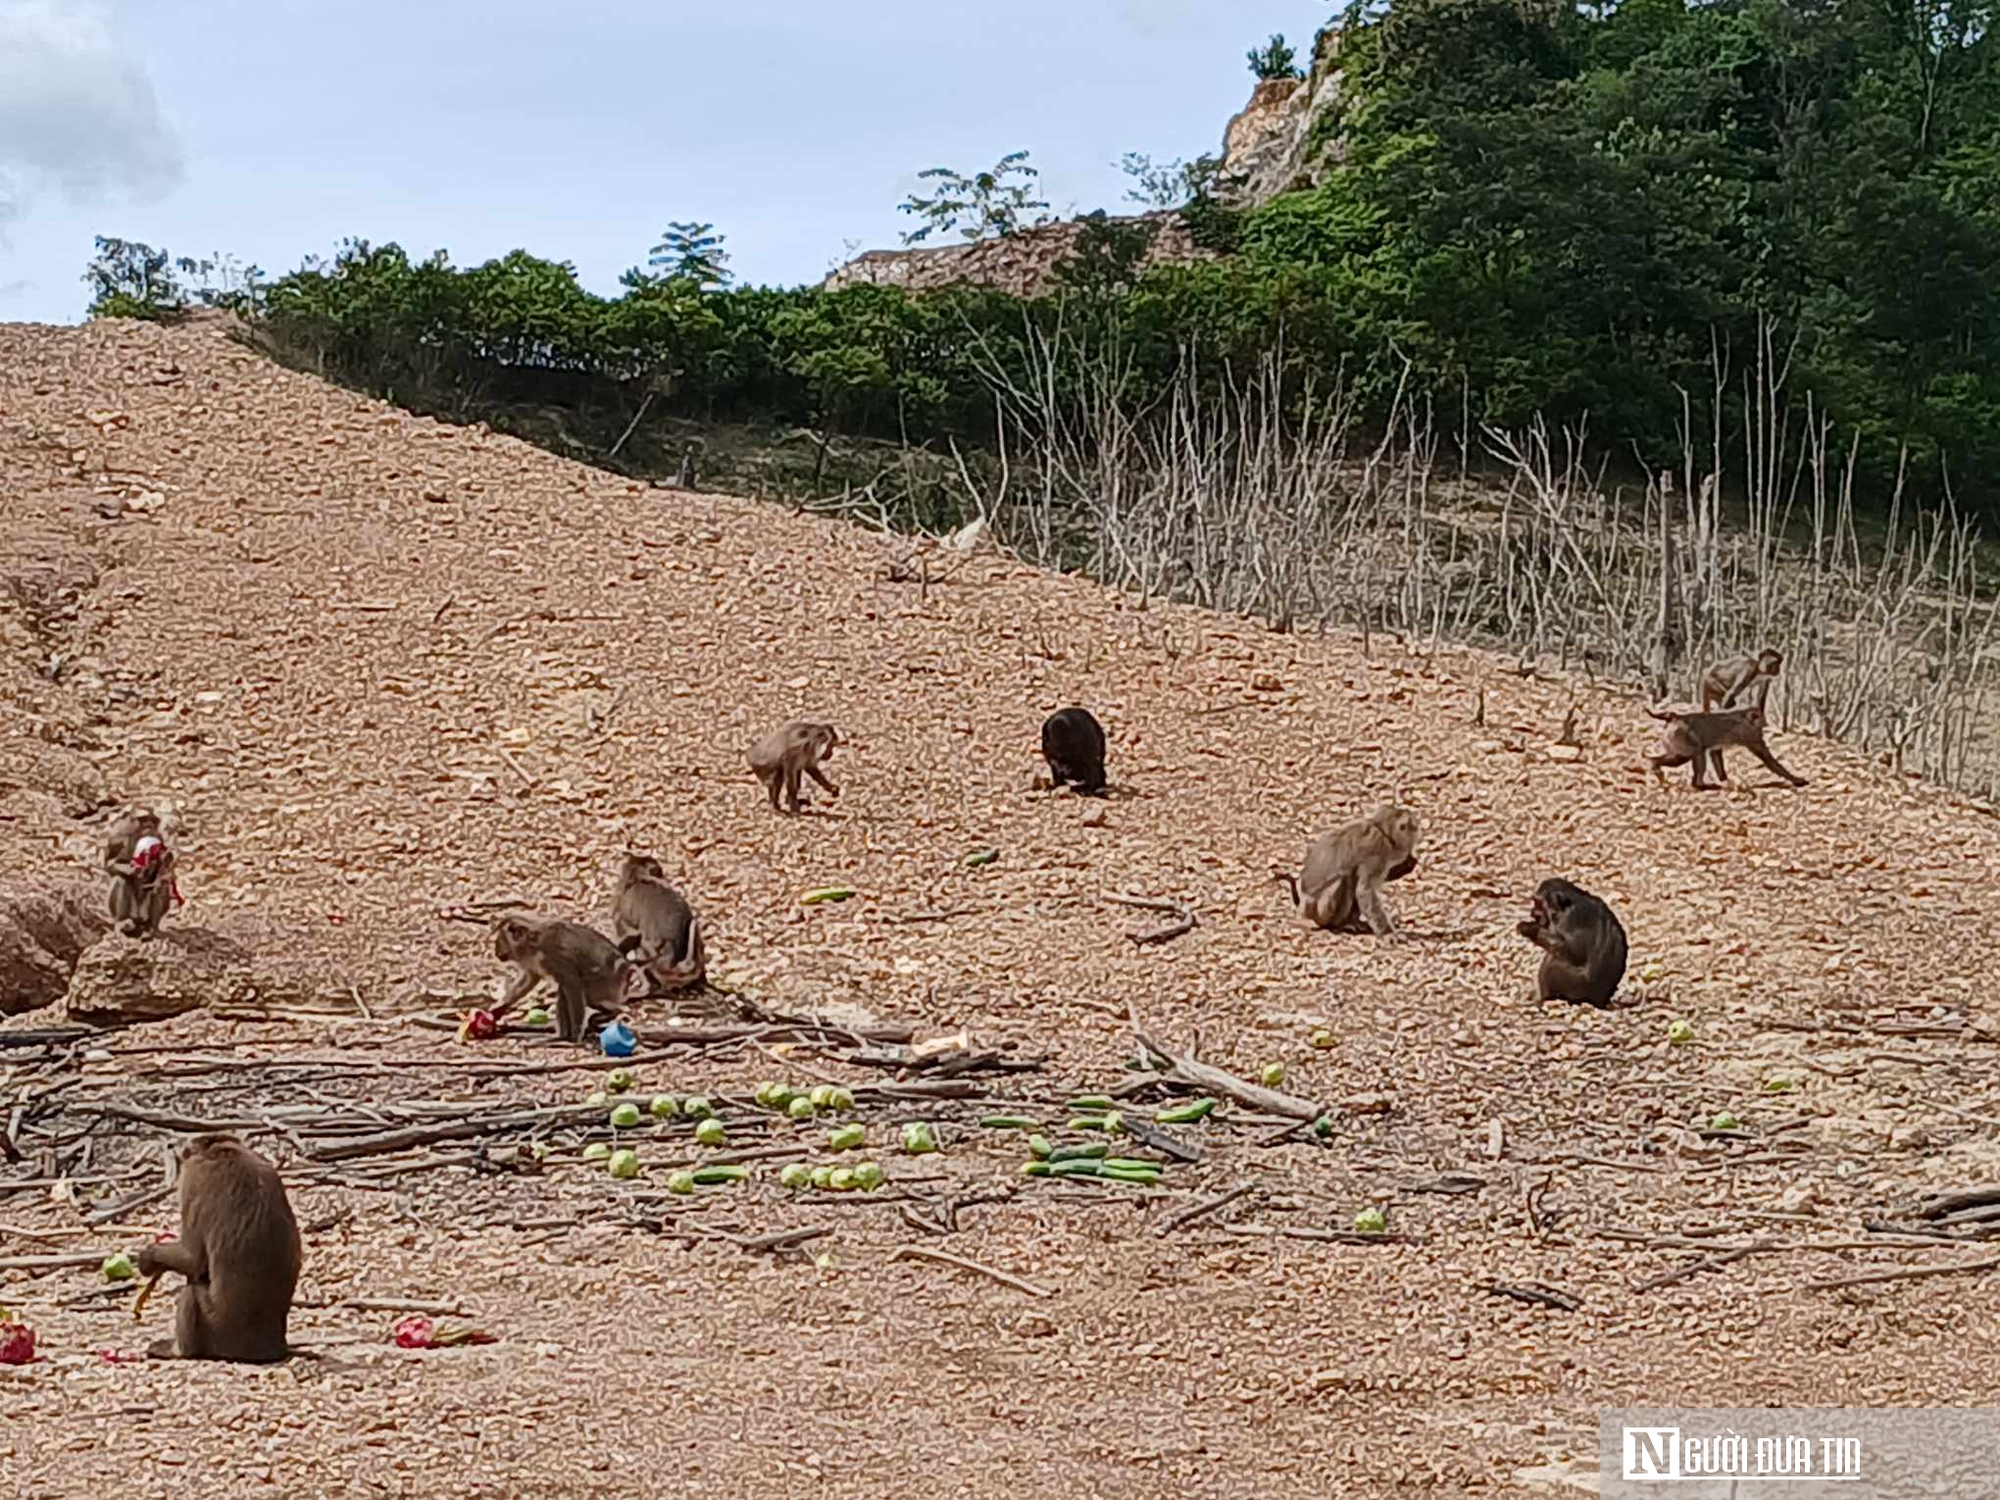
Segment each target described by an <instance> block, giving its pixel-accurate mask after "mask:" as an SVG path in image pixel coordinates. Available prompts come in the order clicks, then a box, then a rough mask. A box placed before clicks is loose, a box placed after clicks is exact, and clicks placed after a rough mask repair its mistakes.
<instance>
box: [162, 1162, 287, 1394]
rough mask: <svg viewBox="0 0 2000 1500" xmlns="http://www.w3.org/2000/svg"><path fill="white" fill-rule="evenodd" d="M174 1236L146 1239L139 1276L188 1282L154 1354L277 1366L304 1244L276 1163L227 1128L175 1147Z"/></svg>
mask: <svg viewBox="0 0 2000 1500" xmlns="http://www.w3.org/2000/svg"><path fill="white" fill-rule="evenodd" d="M180 1207H181V1232H180V1238H179V1239H175V1240H168V1241H166V1242H164V1243H162V1244H158V1245H147V1246H145V1247H144V1248H143V1249H141V1250H140V1251H139V1253H138V1255H137V1256H136V1257H135V1262H136V1264H137V1267H138V1271H139V1274H140V1275H141V1276H144V1277H147V1278H149V1279H150V1278H156V1277H159V1276H162V1275H164V1274H165V1273H166V1272H168V1271H178V1272H179V1273H180V1274H181V1275H182V1276H183V1277H185V1278H186V1280H187V1285H185V1286H183V1287H182V1288H181V1294H180V1300H179V1304H178V1307H177V1310H176V1312H175V1315H174V1336H173V1337H172V1338H170V1339H155V1340H154V1341H153V1343H152V1344H151V1345H150V1346H148V1348H147V1350H146V1353H147V1354H148V1355H149V1356H150V1357H152V1358H153V1359H222V1360H234V1361H237V1362H239V1363H243V1364H275V1363H276V1362H277V1361H279V1360H281V1359H283V1358H284V1357H285V1356H286V1355H287V1354H289V1353H290V1352H291V1349H290V1346H289V1345H288V1344H287V1343H286V1342H285V1323H286V1320H287V1319H288V1318H289V1317H290V1316H291V1311H292V1294H293V1292H294V1291H295V1290H297V1288H298V1284H299V1268H300V1267H301V1266H302V1265H303V1264H304V1263H305V1249H304V1246H303V1245H302V1243H301V1242H300V1239H299V1225H298V1221H297V1220H296V1219H295V1218H293V1217H292V1205H291V1203H290V1201H289V1200H287V1199H286V1197H285V1184H284V1182H283V1180H282V1179H281V1178H280V1177H279V1176H278V1171H277V1168H275V1167H273V1166H272V1165H271V1164H270V1163H269V1162H268V1161H266V1160H264V1158H263V1157H261V1156H259V1155H258V1154H257V1153H256V1152H255V1151H252V1150H251V1149H250V1148H249V1147H248V1146H246V1145H244V1144H243V1143H242V1142H241V1141H239V1140H237V1139H236V1137H235V1136H233V1135H198V1136H196V1137H195V1138H194V1139H193V1140H191V1141H189V1142H188V1143H187V1145H185V1146H183V1147H182V1148H181V1153H180Z"/></svg>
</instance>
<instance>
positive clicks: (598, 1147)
mask: <svg viewBox="0 0 2000 1500" xmlns="http://www.w3.org/2000/svg"><path fill="white" fill-rule="evenodd" d="M610 1154H611V1148H610V1147H609V1146H607V1145H605V1144H604V1142H602V1141H592V1142H591V1143H590V1144H589V1145H588V1146H585V1147H584V1148H583V1159H584V1160H585V1161H603V1160H604V1158H605V1157H607V1156H609V1155H610Z"/></svg>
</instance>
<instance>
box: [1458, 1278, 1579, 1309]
mask: <svg viewBox="0 0 2000 1500" xmlns="http://www.w3.org/2000/svg"><path fill="white" fill-rule="evenodd" d="M1480 1290H1481V1291H1482V1292H1486V1293H1488V1294H1489V1295H1491V1296H1495V1297H1511V1298H1513V1299H1514V1300H1515V1301H1516V1302H1525V1303H1527V1304H1528V1305H1529V1306H1530V1307H1553V1308H1554V1309H1556V1311H1558V1312H1575V1311H1576V1310H1577V1309H1578V1308H1580V1307H1582V1306H1583V1304H1582V1303H1581V1302H1579V1301H1577V1300H1576V1298H1574V1297H1572V1296H1569V1295H1568V1294H1567V1293H1564V1292H1552V1291H1546V1290H1544V1289H1543V1288H1541V1287H1538V1286H1509V1285H1507V1283H1505V1282H1503V1281H1489V1282H1486V1283H1485V1284H1484V1285H1482V1286H1481V1287H1480Z"/></svg>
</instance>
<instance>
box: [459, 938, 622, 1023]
mask: <svg viewBox="0 0 2000 1500" xmlns="http://www.w3.org/2000/svg"><path fill="white" fill-rule="evenodd" d="M493 956H494V957H495V958H499V959H503V960H505V961H506V962H508V963H511V964H514V965H516V966H517V967H518V968H519V969H520V971H521V972H520V973H519V974H518V975H516V976H515V978H514V982H513V983H512V984H510V985H508V987H507V992H506V993H505V994H504V995H502V996H501V997H500V999H499V1000H498V1001H497V1002H496V1003H495V1004H494V1006H493V1008H492V1011H491V1014H492V1015H493V1017H494V1018H495V1019H496V1020H497V1019H499V1018H500V1017H501V1016H504V1015H506V1014H507V1012H508V1011H510V1010H512V1009H513V1008H514V1007H515V1006H516V1005H518V1004H520V1002H521V1001H522V1000H523V999H524V998H525V997H526V996H527V994H528V992H529V991H530V990H532V989H533V988H534V987H535V986H536V985H538V984H540V983H541V982H542V981H543V980H544V979H546V980H548V981H549V982H550V983H552V984H554V985H555V987H556V1035H557V1036H559V1037H561V1038H562V1040H564V1041H566V1042H581V1041H584V1040H585V1030H584V1021H585V1017H586V1013H587V1012H589V1011H592V1010H596V1011H602V1012H604V1013H605V1014H607V1015H617V1014H619V1013H620V1012H621V1011H623V1010H624V1008H625V1002H626V1001H627V1000H630V999H633V998H635V997H636V995H637V994H638V993H639V992H640V991H641V990H642V989H643V988H644V986H645V978H644V976H643V975H642V974H640V972H639V970H638V969H636V968H635V967H633V965H632V964H631V963H630V962H629V961H628V960H627V959H626V957H625V955H624V954H623V953H620V952H619V951H618V949H617V947H616V946H615V945H613V943H612V942H611V940H610V939H609V938H607V937H605V936H604V935H603V934H602V933H600V932H596V931H594V930H593V929H591V928H588V927H585V926H583V925H581V924H580V923H577V922H536V921H531V920H529V919H528V918H526V917H505V918H502V919H501V920H500V921H499V922H497V923H495V924H494V927H493Z"/></svg>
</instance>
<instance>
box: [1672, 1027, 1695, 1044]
mask: <svg viewBox="0 0 2000 1500" xmlns="http://www.w3.org/2000/svg"><path fill="white" fill-rule="evenodd" d="M1667 1040H1668V1041H1670V1042H1672V1043H1673V1044H1674V1045H1675V1046H1677V1047H1678V1046H1679V1045H1680V1044H1681V1043H1682V1042H1691V1041H1693V1040H1694V1028H1693V1027H1692V1026H1690V1025H1688V1023H1687V1022H1685V1021H1671V1022H1669V1023H1668V1024H1667Z"/></svg>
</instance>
